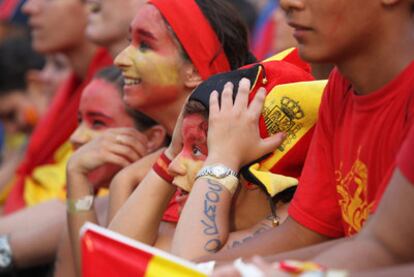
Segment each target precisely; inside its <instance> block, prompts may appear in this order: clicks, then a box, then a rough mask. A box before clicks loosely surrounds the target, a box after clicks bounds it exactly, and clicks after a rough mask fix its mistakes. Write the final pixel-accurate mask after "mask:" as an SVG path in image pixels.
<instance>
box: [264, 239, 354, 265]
mask: <svg viewBox="0 0 414 277" xmlns="http://www.w3.org/2000/svg"><path fill="white" fill-rule="evenodd" d="M346 239H347V238H341V239H335V240H330V241H326V242H323V243H319V244H316V245H312V246H308V247H303V248H300V249H298V250H293V251H288V252H283V253H281V254H277V255H272V256H267V257H264V260H265V261H267V262H277V261H282V260H299V261H306V260H311V259H314V258H315V257H316V256H318V255H319V254H320V253H322V252H323V251H327V250H328V249H330V248H331V247H334V246H336V245H338V244H340V243H342V242H344V241H346Z"/></svg>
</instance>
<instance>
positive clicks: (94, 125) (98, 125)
mask: <svg viewBox="0 0 414 277" xmlns="http://www.w3.org/2000/svg"><path fill="white" fill-rule="evenodd" d="M106 127H107V126H106V123H105V122H103V121H102V120H98V119H95V120H93V121H92V128H93V129H102V128H106Z"/></svg>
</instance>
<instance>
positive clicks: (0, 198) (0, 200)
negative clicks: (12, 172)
mask: <svg viewBox="0 0 414 277" xmlns="http://www.w3.org/2000/svg"><path fill="white" fill-rule="evenodd" d="M15 180H16V178H15V177H13V178H12V179H11V181H10V182H9V183H8V184H7V185H6V186H5V187H4V188H3V189H2V190H1V191H0V205H3V204H4V203H5V202H6V199H7V196H8V195H9V193H10V191H11V189H12V187H13V184H14V181H15Z"/></svg>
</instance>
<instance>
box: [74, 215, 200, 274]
mask: <svg viewBox="0 0 414 277" xmlns="http://www.w3.org/2000/svg"><path fill="white" fill-rule="evenodd" d="M81 233H82V234H81V235H82V239H81V244H82V276H84V277H92V276H93V277H95V276H100V277H105V276H111V277H113V276H145V277H156V276H171V277H175V276H184V277H185V276H195V277H198V276H200V277H201V276H203V277H204V276H207V274H206V273H204V272H202V271H200V270H199V269H198V268H196V265H195V264H193V263H191V262H189V261H186V260H183V259H181V258H178V257H176V256H173V255H171V254H169V253H166V252H164V251H162V250H159V249H156V248H154V247H151V246H148V245H146V244H143V243H140V242H138V241H135V240H132V239H130V238H127V237H125V236H122V235H120V234H118V233H115V232H113V231H110V230H107V229H105V228H102V227H100V226H97V225H94V224H91V223H87V224H85V225H84V226H83V228H82V231H81Z"/></svg>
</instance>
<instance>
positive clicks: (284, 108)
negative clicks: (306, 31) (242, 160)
mask: <svg viewBox="0 0 414 277" xmlns="http://www.w3.org/2000/svg"><path fill="white" fill-rule="evenodd" d="M325 86H326V81H310V82H298V83H291V84H285V85H279V86H276V87H274V88H273V89H272V91H271V92H270V93H269V94H268V95H267V96H266V99H265V103H264V107H263V111H262V116H263V118H264V120H265V123H266V127H267V131H268V133H269V134H271V135H273V134H276V133H278V132H285V133H286V135H287V137H286V139H285V140H284V142H283V143H282V145H281V146H279V147H278V149H276V150H275V152H273V154H272V155H271V156H270V157H269V158H267V159H266V160H264V161H262V162H260V163H257V164H253V165H252V166H250V167H249V171H250V173H251V174H252V175H253V176H254V177H255V178H256V179H257V181H259V182H260V183H261V184H262V185H263V186H264V187H265V188H266V189H267V191H268V193H269V194H270V195H271V196H272V197H273V196H275V195H276V194H277V193H279V192H281V191H283V190H284V189H286V188H289V187H291V186H295V185H297V183H298V181H297V179H295V178H291V177H286V176H283V175H278V174H273V173H271V172H270V170H271V169H272V168H273V167H274V166H275V164H276V163H277V162H278V161H279V160H281V159H282V158H283V157H284V156H285V154H286V153H288V152H289V150H290V149H292V148H293V147H294V146H295V144H296V143H297V142H299V141H300V139H301V138H302V137H303V136H304V135H305V134H306V133H307V132H308V131H309V130H310V129H311V128H312V127H313V126H314V125H315V123H316V121H317V118H318V111H319V105H320V102H321V98H322V94H323V90H324V89H325Z"/></svg>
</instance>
